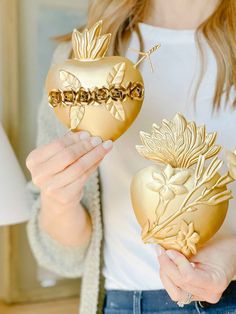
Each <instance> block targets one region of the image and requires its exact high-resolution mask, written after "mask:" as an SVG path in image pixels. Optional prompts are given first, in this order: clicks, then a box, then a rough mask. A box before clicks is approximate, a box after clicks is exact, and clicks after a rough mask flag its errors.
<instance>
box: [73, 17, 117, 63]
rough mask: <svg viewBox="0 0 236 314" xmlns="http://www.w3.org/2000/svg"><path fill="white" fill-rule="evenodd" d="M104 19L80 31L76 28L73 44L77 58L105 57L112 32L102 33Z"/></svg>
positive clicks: (94, 58)
mask: <svg viewBox="0 0 236 314" xmlns="http://www.w3.org/2000/svg"><path fill="white" fill-rule="evenodd" d="M101 32H102V21H99V22H97V23H96V24H94V25H93V26H92V27H91V28H90V29H87V28H86V29H85V30H84V31H83V32H79V31H78V30H77V29H74V31H73V34H72V46H73V51H74V55H75V59H80V60H96V59H100V58H103V57H104V56H105V54H106V52H107V50H108V48H109V44H110V39H111V34H110V33H108V34H105V35H101Z"/></svg>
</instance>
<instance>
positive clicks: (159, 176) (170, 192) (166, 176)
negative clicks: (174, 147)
mask: <svg viewBox="0 0 236 314" xmlns="http://www.w3.org/2000/svg"><path fill="white" fill-rule="evenodd" d="M152 177H153V179H154V181H152V182H150V183H148V184H147V187H148V188H149V189H150V190H152V191H155V192H158V193H160V196H161V198H162V199H163V200H164V201H171V200H172V199H174V197H175V196H176V195H179V194H184V193H187V192H188V190H187V188H186V186H185V185H184V184H185V183H186V181H187V180H188V178H189V177H190V173H189V171H188V170H187V169H184V170H181V171H179V172H177V173H176V174H175V170H174V169H173V168H172V167H171V166H170V165H167V166H166V168H165V169H164V171H163V172H162V173H158V172H155V171H154V172H153V173H152Z"/></svg>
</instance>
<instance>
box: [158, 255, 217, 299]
mask: <svg viewBox="0 0 236 314" xmlns="http://www.w3.org/2000/svg"><path fill="white" fill-rule="evenodd" d="M158 260H159V263H160V276H161V279H162V280H163V281H162V282H163V284H164V286H165V288H166V289H167V292H168V293H169V295H170V296H171V298H172V300H174V301H175V300H176V299H177V300H178V301H181V302H184V300H183V299H181V297H182V296H183V292H184V293H185V297H186V292H188V293H191V294H192V295H193V296H194V300H196V301H197V300H199V301H207V302H210V303H216V302H218V301H219V299H220V297H221V294H219V293H216V292H214V291H212V290H209V289H205V281H204V278H205V276H201V278H198V285H196V276H199V273H198V269H197V268H196V267H193V266H192V264H191V263H190V262H189V261H188V260H187V258H186V257H185V256H183V255H182V254H181V253H179V252H176V251H173V250H169V251H165V250H162V251H161V254H159V256H158ZM200 282H201V285H199V284H200Z"/></svg>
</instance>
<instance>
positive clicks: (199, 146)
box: [136, 113, 221, 168]
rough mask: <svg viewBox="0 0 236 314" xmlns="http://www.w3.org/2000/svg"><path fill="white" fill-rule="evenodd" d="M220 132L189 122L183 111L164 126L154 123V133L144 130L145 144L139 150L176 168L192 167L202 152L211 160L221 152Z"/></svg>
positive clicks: (143, 138)
mask: <svg viewBox="0 0 236 314" xmlns="http://www.w3.org/2000/svg"><path fill="white" fill-rule="evenodd" d="M216 136H217V133H216V132H212V133H208V134H207V133H206V127H205V126H196V123H195V122H188V121H187V120H186V119H185V118H184V117H183V116H182V115H181V114H179V113H178V114H176V115H175V117H174V118H173V119H172V120H170V121H168V120H165V119H164V120H163V121H162V123H161V125H160V126H158V125H156V124H153V125H152V132H151V134H149V133H146V132H142V131H141V132H140V138H141V141H142V144H143V145H137V146H136V149H137V151H138V153H139V154H140V155H141V156H143V157H145V158H147V159H150V160H153V161H156V162H158V163H163V164H169V165H171V166H172V167H173V168H189V167H191V166H192V165H194V164H196V163H197V161H198V158H199V156H200V155H202V156H204V157H205V159H209V158H211V157H213V156H215V155H217V154H218V152H219V151H220V150H221V146H219V145H215V141H216Z"/></svg>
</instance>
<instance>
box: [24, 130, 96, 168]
mask: <svg viewBox="0 0 236 314" xmlns="http://www.w3.org/2000/svg"><path fill="white" fill-rule="evenodd" d="M89 136H90V135H89V133H88V132H86V131H81V132H76V133H73V132H69V133H67V134H66V135H64V136H63V137H61V138H59V139H56V140H54V141H53V142H51V143H49V144H46V145H44V146H42V147H38V148H37V149H35V150H33V151H32V152H31V153H30V154H29V156H28V157H27V159H26V165H27V167H28V169H29V170H31V168H32V167H33V166H34V165H39V164H40V163H44V162H46V161H47V160H49V159H50V158H52V157H53V156H54V155H56V154H57V153H59V152H60V151H62V150H64V149H65V148H66V147H68V146H70V145H73V144H75V143H77V142H78V141H79V140H82V139H86V138H89Z"/></svg>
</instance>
